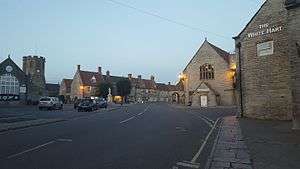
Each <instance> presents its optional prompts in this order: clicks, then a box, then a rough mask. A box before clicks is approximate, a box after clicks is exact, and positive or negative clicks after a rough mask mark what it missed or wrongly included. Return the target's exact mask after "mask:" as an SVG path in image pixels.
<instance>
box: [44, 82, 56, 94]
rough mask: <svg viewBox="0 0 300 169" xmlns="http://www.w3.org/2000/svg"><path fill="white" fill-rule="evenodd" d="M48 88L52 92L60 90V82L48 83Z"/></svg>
mask: <svg viewBox="0 0 300 169" xmlns="http://www.w3.org/2000/svg"><path fill="white" fill-rule="evenodd" d="M46 90H47V91H51V92H58V91H59V84H53V83H46Z"/></svg>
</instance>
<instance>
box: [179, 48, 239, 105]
mask: <svg viewBox="0 0 300 169" xmlns="http://www.w3.org/2000/svg"><path fill="white" fill-rule="evenodd" d="M206 63H208V64H210V65H212V66H213V68H214V79H213V80H200V66H202V65H204V64H206ZM229 71H230V70H229V64H228V63H227V62H226V61H225V60H224V59H223V58H222V57H220V56H219V55H218V54H217V52H216V51H215V50H214V49H213V48H212V47H211V46H210V45H209V44H208V42H204V44H203V45H202V47H201V48H200V50H199V51H198V52H197V53H196V56H195V57H194V58H193V59H192V60H191V62H190V64H189V65H188V66H187V68H186V70H185V71H184V74H185V75H186V76H187V78H186V81H185V94H186V104H188V102H190V101H191V102H192V103H193V102H195V103H193V104H192V105H195V106H196V105H198V106H199V105H200V101H199V98H200V95H201V93H199V92H197V91H196V90H197V88H198V87H199V85H200V84H201V83H203V82H206V83H208V84H209V86H210V87H211V88H212V89H213V90H215V91H216V93H215V94H219V96H220V102H219V105H224V106H226V105H234V104H235V103H234V99H233V97H234V96H233V90H232V89H233V85H232V84H233V80H232V78H231V77H230V76H229V75H228V73H229ZM190 94H192V96H190ZM211 95H212V93H210V94H209V95H208V96H211ZM214 98H215V96H214V97H212V98H211V97H209V98H208V100H211V102H209V105H208V106H216V102H215V101H214V100H215V99H214ZM190 99H192V100H190Z"/></svg>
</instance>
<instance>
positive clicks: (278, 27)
mask: <svg viewBox="0 0 300 169" xmlns="http://www.w3.org/2000/svg"><path fill="white" fill-rule="evenodd" d="M293 2H295V1H293ZM290 11H291V13H290V14H288V10H287V9H286V7H285V1H284V0H266V1H265V3H264V4H263V5H262V6H261V8H260V9H259V10H258V11H257V13H256V14H255V15H254V17H253V18H252V19H251V20H250V22H249V23H248V24H247V25H246V27H245V28H244V29H243V30H242V31H241V33H240V34H239V35H238V36H236V37H234V39H235V44H236V53H237V54H238V58H239V66H238V70H239V71H238V72H239V75H238V77H239V78H238V79H239V81H240V82H241V83H240V84H239V85H238V91H239V94H238V96H239V98H238V99H237V100H238V101H239V104H238V105H239V108H240V112H241V115H244V116H246V117H253V118H259V119H278V120H290V119H291V118H292V112H293V105H296V101H295V100H299V98H300V97H299V95H298V94H297V89H299V81H298V83H297V82H296V81H297V79H299V57H298V58H297V54H296V52H297V51H296V49H297V43H299V39H298V40H297V37H298V38H299V13H298V16H297V14H296V12H297V9H296V8H295V9H290ZM298 12H299V9H298ZM295 14H296V15H295ZM295 17H298V19H297V18H295ZM297 30H298V32H296V31H297ZM291 63H292V64H291ZM297 65H298V67H295V66H297ZM296 72H298V73H296ZM297 86H298V87H297ZM293 103H295V104H293Z"/></svg>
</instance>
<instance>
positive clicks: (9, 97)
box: [0, 94, 20, 101]
mask: <svg viewBox="0 0 300 169" xmlns="http://www.w3.org/2000/svg"><path fill="white" fill-rule="evenodd" d="M18 100H20V96H19V95H13V94H0V101H18Z"/></svg>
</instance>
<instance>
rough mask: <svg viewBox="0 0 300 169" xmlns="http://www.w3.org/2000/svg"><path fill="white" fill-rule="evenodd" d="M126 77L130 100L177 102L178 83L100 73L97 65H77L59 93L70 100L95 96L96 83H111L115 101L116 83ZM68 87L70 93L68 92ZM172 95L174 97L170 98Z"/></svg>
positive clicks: (64, 81)
mask: <svg viewBox="0 0 300 169" xmlns="http://www.w3.org/2000/svg"><path fill="white" fill-rule="evenodd" d="M125 79H128V80H129V81H130V82H131V87H132V88H131V92H130V94H129V96H128V101H130V102H145V101H170V102H171V101H174V102H178V103H179V99H178V98H179V93H180V91H181V88H180V87H178V85H171V84H168V85H166V86H167V87H161V86H162V84H157V83H156V82H155V77H154V76H150V78H149V79H143V78H142V76H141V75H138V77H137V78H136V77H133V76H132V74H128V76H127V77H120V76H112V75H111V74H110V72H109V71H106V74H105V75H103V74H102V68H101V67H98V71H96V72H92V71H83V70H81V68H80V65H77V71H76V73H75V75H74V77H73V79H70V80H66V79H63V80H62V83H61V87H60V91H61V92H60V93H61V95H64V96H65V97H68V96H69V97H70V99H71V100H75V99H78V98H84V97H93V96H96V92H97V90H98V85H99V84H100V83H103V82H105V83H110V84H111V85H112V89H111V91H112V96H113V99H114V100H115V101H117V100H119V99H120V96H118V93H117V87H116V84H117V82H118V81H121V80H125ZM68 89H69V90H70V94H68ZM172 97H174V98H173V99H172Z"/></svg>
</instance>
